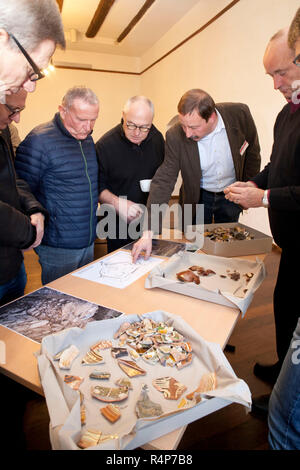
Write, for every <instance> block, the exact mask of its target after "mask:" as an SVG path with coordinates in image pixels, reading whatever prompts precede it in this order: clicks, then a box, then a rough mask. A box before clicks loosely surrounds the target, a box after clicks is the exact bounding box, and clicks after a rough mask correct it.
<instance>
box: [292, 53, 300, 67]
mask: <svg viewBox="0 0 300 470" xmlns="http://www.w3.org/2000/svg"><path fill="white" fill-rule="evenodd" d="M293 63H294V64H295V65H297V67H300V54H298V55H297V57H295V59H294V60H293Z"/></svg>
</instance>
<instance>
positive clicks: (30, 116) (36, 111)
mask: <svg viewBox="0 0 300 470" xmlns="http://www.w3.org/2000/svg"><path fill="white" fill-rule="evenodd" d="M74 85H86V86H87V87H89V88H91V89H92V90H93V91H94V92H95V93H96V94H97V96H98V98H99V101H100V113H99V117H98V120H97V121H96V124H95V128H94V132H93V137H94V140H95V141H97V140H98V139H99V138H100V137H101V135H103V134H104V133H105V132H106V131H108V130H109V129H111V128H112V127H113V126H115V125H116V124H118V123H119V122H120V120H121V115H122V107H123V104H125V102H126V101H127V99H128V97H130V96H133V95H135V94H138V93H140V77H139V76H138V75H127V74H126V75H123V74H115V73H101V72H88V71H82V70H66V69H56V70H55V72H53V73H51V74H50V75H49V76H48V77H47V78H44V79H43V80H41V81H39V82H37V89H36V91H35V92H34V93H29V94H28V97H27V100H26V109H25V110H24V111H23V112H22V114H21V122H20V124H19V125H18V130H19V134H20V137H21V138H24V137H25V136H26V135H27V133H28V132H29V131H30V130H31V129H32V128H33V127H35V126H37V125H38V124H40V123H42V122H46V121H49V120H50V119H52V117H53V116H54V114H55V113H56V111H57V109H58V105H59V104H60V103H61V100H62V98H63V96H64V94H65V92H66V91H67V90H68V89H69V88H71V87H72V86H74Z"/></svg>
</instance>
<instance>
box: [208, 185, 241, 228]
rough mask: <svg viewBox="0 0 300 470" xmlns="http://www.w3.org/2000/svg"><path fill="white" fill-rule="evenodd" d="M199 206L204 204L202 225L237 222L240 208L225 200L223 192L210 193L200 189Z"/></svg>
mask: <svg viewBox="0 0 300 470" xmlns="http://www.w3.org/2000/svg"><path fill="white" fill-rule="evenodd" d="M199 203H200V204H204V223H205V224H213V223H215V224H219V223H226V222H238V220H239V216H240V213H241V211H242V208H241V207H240V206H238V205H237V204H235V203H234V202H231V201H228V200H227V199H225V195H224V193H223V192H221V193H211V192H209V191H206V190H205V189H201V197H200V201H199Z"/></svg>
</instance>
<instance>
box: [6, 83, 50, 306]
mask: <svg viewBox="0 0 300 470" xmlns="http://www.w3.org/2000/svg"><path fill="white" fill-rule="evenodd" d="M26 96H27V92H26V91H25V90H23V89H21V90H20V91H19V92H18V93H15V94H12V95H8V96H7V98H6V104H0V220H1V230H0V305H3V304H5V303H7V302H10V301H11V300H14V299H15V298H17V297H19V296H21V295H23V294H24V289H25V285H26V272H25V267H24V262H23V254H22V251H21V250H22V249H28V248H34V247H35V246H38V245H39V243H40V242H41V240H42V237H43V231H44V215H43V214H46V211H45V210H44V209H43V207H42V206H41V204H39V203H38V201H37V200H36V199H35V198H34V196H33V195H32V194H31V193H30V190H29V187H28V186H27V184H26V183H25V182H24V181H23V180H20V179H18V178H16V174H15V170H14V165H13V149H12V144H11V140H10V133H9V130H8V125H9V124H10V123H11V122H12V121H15V122H19V120H20V112H21V111H22V110H23V109H24V107H25V100H26Z"/></svg>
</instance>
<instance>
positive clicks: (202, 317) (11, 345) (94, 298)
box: [0, 242, 265, 450]
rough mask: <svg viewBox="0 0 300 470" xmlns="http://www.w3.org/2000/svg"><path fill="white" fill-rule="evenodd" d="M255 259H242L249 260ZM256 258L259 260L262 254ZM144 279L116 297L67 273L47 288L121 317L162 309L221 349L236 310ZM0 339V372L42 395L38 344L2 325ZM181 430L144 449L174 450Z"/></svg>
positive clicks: (221, 404)
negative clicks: (1, 356)
mask: <svg viewBox="0 0 300 470" xmlns="http://www.w3.org/2000/svg"><path fill="white" fill-rule="evenodd" d="M170 243H172V242H170ZM256 257H257V256H247V257H244V258H245V259H251V260H253V259H255V258H256ZM258 257H259V258H260V259H262V260H263V259H264V257H265V255H264V254H262V255H259V256H258ZM146 277H147V274H146V275H144V276H143V277H141V278H140V279H138V280H137V281H135V282H134V283H133V284H131V285H130V286H128V287H127V288H125V289H118V295H116V289H114V288H112V287H109V286H105V285H101V284H96V283H93V282H90V281H87V280H85V279H81V278H79V277H75V276H72V275H71V274H68V275H66V276H64V277H61V278H60V279H57V280H56V281H53V282H51V283H50V284H48V287H53V288H54V289H57V290H59V291H61V292H64V293H66V294H69V295H73V296H75V297H80V298H82V299H84V300H87V301H90V302H94V303H96V304H100V305H103V306H105V307H109V308H113V309H115V310H119V311H121V312H124V313H125V314H143V313H146V312H151V311H154V310H164V311H166V312H169V313H173V314H175V315H179V316H181V317H182V318H183V319H184V320H185V321H186V322H187V323H188V324H190V325H191V326H192V327H193V328H194V329H195V330H196V332H197V333H199V334H200V335H201V336H202V337H203V338H204V339H205V340H207V341H211V342H215V343H218V344H219V345H220V346H221V347H222V348H224V347H225V345H226V343H227V341H228V339H229V337H230V335H231V333H232V331H233V329H234V327H235V325H236V322H237V320H238V317H239V313H240V312H239V310H238V309H237V308H232V307H226V306H223V305H219V304H213V303H210V302H206V301H203V300H198V299H195V298H192V297H187V296H184V295H181V294H175V293H173V292H169V291H165V290H163V289H158V288H155V289H150V290H149V289H145V288H144V283H145V278H146ZM0 340H1V341H3V342H4V344H5V348H6V358H5V359H6V360H5V364H1V363H0V371H1V372H3V373H4V374H5V375H7V376H9V377H10V378H12V379H13V380H15V381H17V382H19V383H21V384H22V385H24V386H25V387H28V388H30V389H31V390H33V391H35V392H37V393H39V394H41V395H42V394H43V392H42V388H41V384H40V380H39V374H38V368H37V362H36V359H35V357H34V354H35V353H37V352H38V351H39V349H40V345H39V344H38V343H36V342H33V341H32V340H30V339H29V338H26V337H24V336H21V335H19V334H17V333H16V332H14V331H13V330H9V329H8V328H5V327H4V326H2V325H0ZM217 406H219V408H221V407H223V406H225V404H224V403H222V400H221V401H220V403H219V405H217ZM216 409H218V408H216ZM184 430H185V428H184V427H183V428H180V429H177V430H175V431H173V432H171V433H168V434H165V435H164V436H162V437H160V438H158V439H155V440H153V441H151V442H150V443H149V444H148V445H147V446H144V447H145V448H148V449H168V450H169V449H175V448H176V447H177V445H178V443H179V441H180V439H181V437H182V434H183V432H184Z"/></svg>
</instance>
